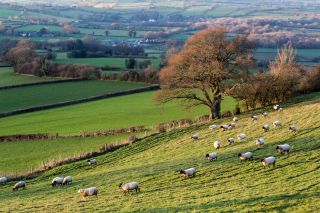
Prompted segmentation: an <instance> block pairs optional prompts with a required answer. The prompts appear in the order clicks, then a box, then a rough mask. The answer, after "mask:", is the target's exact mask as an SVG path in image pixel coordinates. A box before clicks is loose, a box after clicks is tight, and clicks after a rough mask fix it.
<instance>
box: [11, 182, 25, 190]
mask: <svg viewBox="0 0 320 213" xmlns="http://www.w3.org/2000/svg"><path fill="white" fill-rule="evenodd" d="M21 188H22V189H25V188H26V182H24V181H19V182H18V183H16V184H15V185H14V186H13V188H12V190H13V191H18V190H19V189H21Z"/></svg>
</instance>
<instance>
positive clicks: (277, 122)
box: [272, 121, 281, 127]
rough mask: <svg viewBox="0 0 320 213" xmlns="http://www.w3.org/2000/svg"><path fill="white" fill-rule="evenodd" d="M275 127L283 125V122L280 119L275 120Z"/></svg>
mask: <svg viewBox="0 0 320 213" xmlns="http://www.w3.org/2000/svg"><path fill="white" fill-rule="evenodd" d="M272 124H273V126H274V127H280V126H281V122H280V121H275V122H273V123H272Z"/></svg>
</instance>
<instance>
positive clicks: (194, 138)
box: [191, 134, 199, 140]
mask: <svg viewBox="0 0 320 213" xmlns="http://www.w3.org/2000/svg"><path fill="white" fill-rule="evenodd" d="M191 139H193V140H198V139H199V135H198V134H194V135H192V136H191Z"/></svg>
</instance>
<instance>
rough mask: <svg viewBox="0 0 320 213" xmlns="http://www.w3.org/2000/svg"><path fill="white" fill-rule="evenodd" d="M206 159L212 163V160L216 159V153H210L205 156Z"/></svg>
mask: <svg viewBox="0 0 320 213" xmlns="http://www.w3.org/2000/svg"><path fill="white" fill-rule="evenodd" d="M206 158H208V160H210V161H213V160H217V159H218V155H217V153H216V152H211V153H208V154H206Z"/></svg>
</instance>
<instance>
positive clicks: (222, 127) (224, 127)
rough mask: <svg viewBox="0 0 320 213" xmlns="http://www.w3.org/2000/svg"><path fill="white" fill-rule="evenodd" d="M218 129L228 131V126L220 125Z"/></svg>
mask: <svg viewBox="0 0 320 213" xmlns="http://www.w3.org/2000/svg"><path fill="white" fill-rule="evenodd" d="M220 128H221V129H223V131H226V130H228V128H229V125H227V124H224V125H221V126H220Z"/></svg>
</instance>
